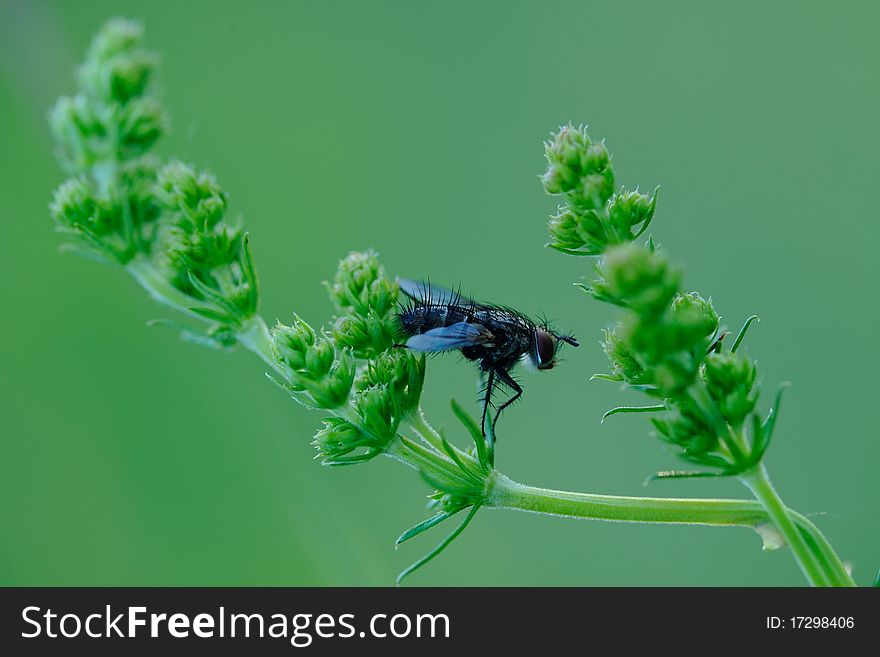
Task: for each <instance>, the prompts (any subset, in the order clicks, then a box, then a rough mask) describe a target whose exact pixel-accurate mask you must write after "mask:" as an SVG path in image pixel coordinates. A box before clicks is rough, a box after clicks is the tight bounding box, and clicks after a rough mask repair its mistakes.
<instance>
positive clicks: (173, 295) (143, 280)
mask: <svg viewBox="0 0 880 657" xmlns="http://www.w3.org/2000/svg"><path fill="white" fill-rule="evenodd" d="M125 270H126V271H127V272H128V273H129V274H131V275H132V277H133V278H134V279H135V280H136V281H137V282H138V284H139V285H140V286H141V287H142V288H144V289H145V290H146V291H147V293H148V294H149V295H150V297H152V298H153V300H154V301H158V302H159V303H161V304H162V305H165V306H168V307H170V308H174V309H175V310H178V311H180V312H182V313H183V314H185V315H187V316H188V317H192V318H193V319H198V320H199V321H204V318H203V317H200V316H199V315H197V314H196V313H194V312H192V310H190V308H192V307H193V306H195V305H198V303H197V302H196V301H195V300H194V299H193V298H192V297H190V296H189V295H187V294H184V293H183V292H181V291H180V290H178V289H177V288H176V287H174V286H173V285H172V284H171V283H170V282H169V281H168V279H167V278H166V277H165V276H162V274H161V273H160V272H159V271H158V270H157V269H156V266H155V265H154V264H153V263H152V262H150V260H149V259H148V258H147V257H146V256H143V255H138V256H135V257H134V258H132V259H131V261H130V262H129V263H128V264H126V265H125Z"/></svg>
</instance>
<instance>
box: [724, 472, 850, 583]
mask: <svg viewBox="0 0 880 657" xmlns="http://www.w3.org/2000/svg"><path fill="white" fill-rule="evenodd" d="M740 479H741V480H742V482H743V483H744V484H745V485H746V487H747V488H748V489H749V490H750V491H752V494H753V495H754V496H755V499H757V500H758V501H759V502H760V503H761V505H762V506H763V507H764V508H765V509H766V510H767V515H768V516H769V517H770V519H771V520H772V521H773V524H774V525H776V528H777V529H778V530H779V533H780V534H782V535H783V536H784V537H785V541H786V542H787V543H788V544H789V546H791V551H792V554H793V555H794V557H795V559H796V560H797V563H798V566H799V567H800V569H801V571H802V572H803V574H804V576H805V577H806V578H807V581H808V582H809V583H810V584H811V585H812V586H833V585H835V584H837V585H852V578H851V577H849V575H848V574H846V578H845V579H844V578H842V577H841V573H840V572H839V571H838V569H837V567H836V565H837V564H836V562H839V559H833V560H831V559H828V555H827V554H826V553H825V552H824V550H823V546H821V545H819V544H818V543H816V542H814V545H813V547H812V548H811V546H810V545H809V544H808V541H807V538H806V537H805V536H804V535H803V533H802V532H801V531H800V529H799V528H798V526H797V524H796V519H795V515H794V513H793V512H792V511H791V510H790V509H789V508H788V507H786V506H785V504H784V503H783V501H782V498H780V497H779V494H778V493H777V492H776V489H774V488H773V485H772V484H771V483H770V478H769V477H768V476H767V468H765V467H764V464H763V463H762V464H760V465H759V466H758V467H757V468H755V469H754V470H753V471H752V472H750V473H748V474H744V475H742V476H741V477H740ZM810 524H811V525H812V523H810ZM813 527H814V528H815V526H813ZM819 536H822V535H821V534H819ZM822 540H823V541H824V537H822ZM825 543H826V544H827V541H825ZM827 548H828V549H829V550H830V546H827ZM835 556H836V555H835ZM841 567H842V564H841ZM832 571H833V572H832ZM843 573H844V574H845V573H846V571H845V569H844V570H843ZM846 580H849V581H846Z"/></svg>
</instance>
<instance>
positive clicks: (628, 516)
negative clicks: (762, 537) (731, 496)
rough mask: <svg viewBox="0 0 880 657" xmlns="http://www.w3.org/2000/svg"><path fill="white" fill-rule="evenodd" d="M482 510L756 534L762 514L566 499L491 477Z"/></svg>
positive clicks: (587, 496)
mask: <svg viewBox="0 0 880 657" xmlns="http://www.w3.org/2000/svg"><path fill="white" fill-rule="evenodd" d="M495 476H496V480H495V485H494V486H493V489H492V493H491V495H490V496H489V499H488V500H487V502H486V505H485V506H486V507H489V508H498V509H516V510H518V511H531V512H533V513H543V514H547V515H553V516H564V517H568V518H586V519H591V520H609V521H616V522H639V523H643V522H644V523H661V524H677V525H709V526H713V527H749V528H752V529H754V528H756V527H758V526H760V525H762V524H764V523H766V522H767V521H768V516H767V512H766V511H765V510H764V509H763V508H762V507H761V505H760V504H758V503H757V502H752V501H751V500H723V499H690V498H666V497H625V496H617V495H594V494H592V493H572V492H568V491H561V490H551V489H548V488H537V487H535V486H526V485H524V484H520V483H517V482H515V481H513V480H511V479H509V478H507V477H506V476H504V475H502V474H500V473H496V475H495Z"/></svg>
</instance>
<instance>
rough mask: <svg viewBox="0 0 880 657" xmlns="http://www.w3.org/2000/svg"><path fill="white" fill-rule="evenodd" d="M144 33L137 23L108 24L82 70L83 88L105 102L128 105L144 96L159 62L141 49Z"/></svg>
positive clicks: (80, 76) (80, 75)
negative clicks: (137, 97)
mask: <svg viewBox="0 0 880 657" xmlns="http://www.w3.org/2000/svg"><path fill="white" fill-rule="evenodd" d="M142 34H143V30H142V28H141V26H140V25H139V24H137V23H133V22H130V21H121V20H118V21H112V22H110V23H107V24H106V25H105V26H104V29H103V30H102V31H101V32H100V33H99V34H98V35H97V36H96V38H95V40H94V41H93V42H92V46H91V48H90V49H89V52H88V54H87V56H86V60H85V62H84V63H83V65H82V66H81V67H80V69H79V82H80V85H81V86H82V87H83V88H84V89H85V90H86V91H87V92H88V93H89V94H90V95H91V96H93V97H94V98H96V99H99V100H101V101H102V102H105V103H110V102H115V103H119V104H122V105H124V104H125V103H127V102H128V101H129V100H131V99H132V98H134V97H136V96H140V95H142V94H143V93H144V91H145V90H146V87H147V85H148V83H149V81H150V77H151V75H152V73H153V71H154V70H155V68H156V65H157V63H158V58H157V57H156V56H155V55H153V54H152V53H148V52H145V51H143V50H139V49H138V48H137V47H138V45H139V44H140V40H141V37H142Z"/></svg>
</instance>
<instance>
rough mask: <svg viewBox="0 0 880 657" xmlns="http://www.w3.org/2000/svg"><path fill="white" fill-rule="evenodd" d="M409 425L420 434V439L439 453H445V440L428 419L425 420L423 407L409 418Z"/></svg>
mask: <svg viewBox="0 0 880 657" xmlns="http://www.w3.org/2000/svg"><path fill="white" fill-rule="evenodd" d="M409 424H410V426H411V427H412V428H413V430H414V431H415V432H416V433H417V434H418V436H419V438H421V439H422V440H423V441H425V442H426V443H427V444H429V445H430V446H431V447H433V448H434V449H436V450H437V451H438V452H441V453H442V452H443V438H442V437H441V436H440V434H439V433H438V432H437V430H436V429H435V428H434V427H432V426H431V425H430V424H429V423H428V420H427V418H425V413H424V411H422V407H421V406H419V407H418V408H417V409H416V411H415V412H414V413H413V414H412V415H411V416H410V417H409ZM453 449H455V450H456V451H458V452H461V450H459V449H458V448H456V447H455V446H453Z"/></svg>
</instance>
